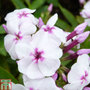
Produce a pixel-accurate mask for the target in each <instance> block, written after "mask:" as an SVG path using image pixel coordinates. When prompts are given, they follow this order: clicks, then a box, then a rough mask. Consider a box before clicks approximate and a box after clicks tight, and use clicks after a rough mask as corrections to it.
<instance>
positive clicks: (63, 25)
mask: <svg viewBox="0 0 90 90" xmlns="http://www.w3.org/2000/svg"><path fill="white" fill-rule="evenodd" d="M56 26H58V27H60V28H62V29H63V30H65V31H68V30H69V29H70V25H69V24H67V23H66V22H65V21H63V20H61V19H58V21H57V22H56Z"/></svg>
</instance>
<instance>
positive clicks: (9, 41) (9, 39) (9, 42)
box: [4, 34, 15, 51]
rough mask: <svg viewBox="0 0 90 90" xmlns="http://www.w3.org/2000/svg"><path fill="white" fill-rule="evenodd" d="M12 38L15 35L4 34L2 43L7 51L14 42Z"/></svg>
mask: <svg viewBox="0 0 90 90" xmlns="http://www.w3.org/2000/svg"><path fill="white" fill-rule="evenodd" d="M14 38H15V36H14V35H11V34H8V35H6V36H5V38H4V45H5V48H6V50H7V51H8V50H9V49H10V48H11V47H12V45H13V43H14Z"/></svg>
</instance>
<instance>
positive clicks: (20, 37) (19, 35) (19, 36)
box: [14, 32, 23, 43]
mask: <svg viewBox="0 0 90 90" xmlns="http://www.w3.org/2000/svg"><path fill="white" fill-rule="evenodd" d="M15 36H16V38H14V41H16V43H17V41H18V40H21V39H22V38H23V37H22V36H21V32H19V33H18V34H16V33H15Z"/></svg>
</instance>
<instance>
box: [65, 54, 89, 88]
mask: <svg viewBox="0 0 90 90" xmlns="http://www.w3.org/2000/svg"><path fill="white" fill-rule="evenodd" d="M68 82H69V84H67V85H65V86H64V89H65V90H82V89H83V88H84V87H85V86H87V85H88V84H89V83H90V66H89V56H88V55H87V54H83V55H81V56H79V57H78V59H77V63H75V64H74V65H73V66H72V67H71V70H70V72H69V73H68Z"/></svg>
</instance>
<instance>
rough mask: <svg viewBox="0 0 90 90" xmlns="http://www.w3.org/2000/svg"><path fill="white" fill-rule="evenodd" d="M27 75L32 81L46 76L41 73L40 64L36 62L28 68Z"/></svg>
mask: <svg viewBox="0 0 90 90" xmlns="http://www.w3.org/2000/svg"><path fill="white" fill-rule="evenodd" d="M26 75H27V76H28V77H29V78H30V79H38V78H43V77H44V75H43V74H42V73H41V71H40V69H39V67H38V64H37V63H35V62H32V63H31V64H30V65H29V66H28V68H27V69H26Z"/></svg>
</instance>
